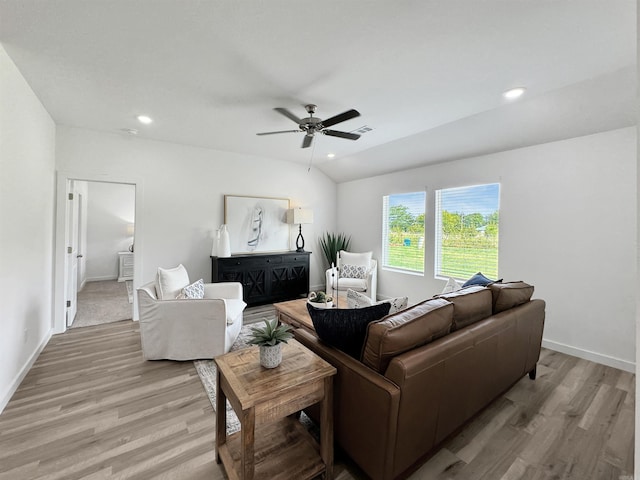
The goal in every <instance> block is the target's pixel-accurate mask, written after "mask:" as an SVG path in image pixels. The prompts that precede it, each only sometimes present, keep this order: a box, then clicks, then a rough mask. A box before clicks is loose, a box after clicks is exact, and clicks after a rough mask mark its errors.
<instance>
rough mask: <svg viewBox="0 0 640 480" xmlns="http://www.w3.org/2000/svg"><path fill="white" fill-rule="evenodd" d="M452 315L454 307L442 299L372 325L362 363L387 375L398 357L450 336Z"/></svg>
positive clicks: (410, 308)
mask: <svg viewBox="0 0 640 480" xmlns="http://www.w3.org/2000/svg"><path fill="white" fill-rule="evenodd" d="M453 313H454V306H453V304H452V303H450V302H448V301H447V300H445V299H443V298H434V299H431V300H427V301H424V302H422V303H418V304H417V305H414V306H412V307H409V308H407V309H405V310H402V311H400V312H398V313H395V314H393V315H389V316H387V317H385V318H383V319H382V320H380V321H378V322H372V323H370V324H369V326H368V327H367V336H366V339H365V342H364V348H363V351H362V363H364V364H365V365H366V366H368V367H370V368H372V369H373V370H375V371H377V372H379V373H382V374H384V372H385V371H386V369H387V367H388V366H389V362H391V359H392V358H393V357H395V356H396V355H400V354H401V353H404V352H406V351H409V350H412V349H414V348H416V347H419V346H421V345H425V344H427V343H430V342H432V341H433V340H436V339H437V338H440V337H443V336H444V335H446V334H448V333H449V332H450V331H451V325H452V322H453Z"/></svg>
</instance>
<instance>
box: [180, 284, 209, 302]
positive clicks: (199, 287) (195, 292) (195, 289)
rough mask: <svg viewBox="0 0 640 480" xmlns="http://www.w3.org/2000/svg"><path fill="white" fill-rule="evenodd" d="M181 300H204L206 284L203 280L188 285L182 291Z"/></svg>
mask: <svg viewBox="0 0 640 480" xmlns="http://www.w3.org/2000/svg"><path fill="white" fill-rule="evenodd" d="M181 298H191V299H197V300H200V299H202V298H204V282H203V281H202V279H200V280H198V281H197V282H193V283H192V284H191V285H187V286H186V287H184V288H183V289H182V295H181Z"/></svg>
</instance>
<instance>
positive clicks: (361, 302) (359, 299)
mask: <svg viewBox="0 0 640 480" xmlns="http://www.w3.org/2000/svg"><path fill="white" fill-rule="evenodd" d="M381 303H389V304H391V308H390V309H389V314H392V313H397V312H399V311H400V310H404V309H405V308H407V305H408V304H409V297H396V298H389V299H386V300H380V301H378V302H374V301H373V300H371V298H369V297H367V296H366V295H364V294H362V293H360V292H356V291H355V290H352V289H348V290H347V307H348V308H364V307H369V306H371V305H379V304H381Z"/></svg>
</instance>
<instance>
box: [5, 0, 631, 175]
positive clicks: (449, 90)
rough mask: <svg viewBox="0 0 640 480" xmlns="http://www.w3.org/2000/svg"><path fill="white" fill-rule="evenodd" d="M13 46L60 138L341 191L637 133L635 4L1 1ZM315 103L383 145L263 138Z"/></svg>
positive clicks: (617, 0)
mask: <svg viewBox="0 0 640 480" xmlns="http://www.w3.org/2000/svg"><path fill="white" fill-rule="evenodd" d="M0 42H1V43H2V45H3V46H4V48H5V50H6V51H7V52H8V53H9V55H10V56H11V58H12V59H13V61H14V62H15V64H16V65H17V67H18V68H19V69H20V71H21V72H22V74H23V76H24V77H25V78H26V80H27V81H28V82H29V84H30V85H31V87H32V88H33V90H34V91H35V92H36V94H37V96H38V97H39V98H40V100H41V101H42V103H43V104H44V106H45V108H46V109H47V110H48V111H49V113H50V114H51V116H52V117H53V119H54V120H55V122H56V123H58V124H62V125H69V126H76V127H83V128H89V129H95V130H100V131H105V132H111V133H117V134H122V135H127V133H124V131H123V129H136V130H138V136H139V137H142V138H149V139H156V140H163V141H169V142H176V143H182V144H188V145H195V146H201V147H207V148H214V149H218V150H223V151H233V152H239V153H245V154H250V155H256V156H261V157H269V158H277V159H283V160H288V161H292V162H299V163H303V164H308V163H309V162H311V161H312V163H313V165H314V166H315V167H317V168H319V169H321V170H323V171H325V173H327V175H329V176H330V177H332V178H333V179H334V180H336V181H338V182H342V181H347V180H351V179H355V178H361V177H367V176H372V175H376V174H381V173H386V172H389V171H394V170H399V169H405V168H410V167H413V166H417V165H423V164H428V163H433V162H442V161H447V160H451V159H456V158H463V157H469V156H473V155H478V154H483V153H490V152H495V151H501V150H508V149H512V148H517V147H520V146H526V145H532V144H537V143H544V142H548V141H553V140H560V139H563V138H571V137H575V136H579V135H586V134H590V133H595V132H599V131H606V130H611V129H615V128H621V127H624V126H629V125H634V124H635V123H636V112H635V104H636V103H635V102H636V100H635V94H636V76H637V71H636V2H635V0H607V1H603V0H581V1H576V0H553V1H552V0H512V1H507V0H484V1H478V0H450V1H444V0H417V1H393V2H392V1H388V0H361V1H344V0H324V1H322V2H302V1H299V0H270V1H263V0H255V1H248V0H247V1H241V0H209V1H201V0H156V1H148V0H97V1H86V0H59V1H43V0H0ZM516 86H524V87H526V89H527V90H526V92H525V95H523V96H522V97H521V98H519V99H517V100H514V101H507V100H505V99H504V98H503V97H502V92H504V91H505V90H507V89H509V88H512V87H516ZM307 103H314V104H317V105H318V110H317V112H316V115H317V116H318V117H320V118H327V117H330V116H333V115H335V114H338V113H340V112H343V111H345V110H348V109H350V108H355V109H357V110H358V111H359V112H360V113H361V116H360V117H357V118H355V119H352V120H348V121H347V122H344V123H340V124H338V125H335V126H334V127H332V128H334V129H336V130H344V131H355V130H358V129H359V128H360V127H364V126H366V127H368V128H370V131H367V132H366V133H364V134H363V135H362V137H361V138H360V139H359V140H357V141H350V140H344V139H340V138H333V137H329V136H325V135H316V137H315V140H314V143H313V146H312V147H311V148H307V149H302V148H300V145H301V142H302V137H303V134H302V133H286V134H280V135H269V136H257V135H256V133H257V132H264V131H272V130H289V129H292V128H294V129H295V128H296V125H295V124H294V123H293V122H292V121H291V120H289V119H288V118H286V117H285V116H283V115H280V114H279V113H278V112H276V111H274V110H273V109H274V107H284V108H287V109H289V110H290V111H291V112H293V113H294V114H295V115H297V116H299V117H304V116H306V112H305V110H304V105H305V104H307ZM139 114H147V115H149V116H150V117H151V118H152V119H153V123H152V124H150V125H142V124H140V123H138V121H137V120H136V116H137V115H139ZM329 153H332V154H334V155H335V158H333V159H329V158H327V155H328V154H329Z"/></svg>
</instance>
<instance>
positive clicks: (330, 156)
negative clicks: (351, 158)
mask: <svg viewBox="0 0 640 480" xmlns="http://www.w3.org/2000/svg"><path fill="white" fill-rule="evenodd" d="M335 156H336V154H335V153H328V154H327V158H333V157H335Z"/></svg>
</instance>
